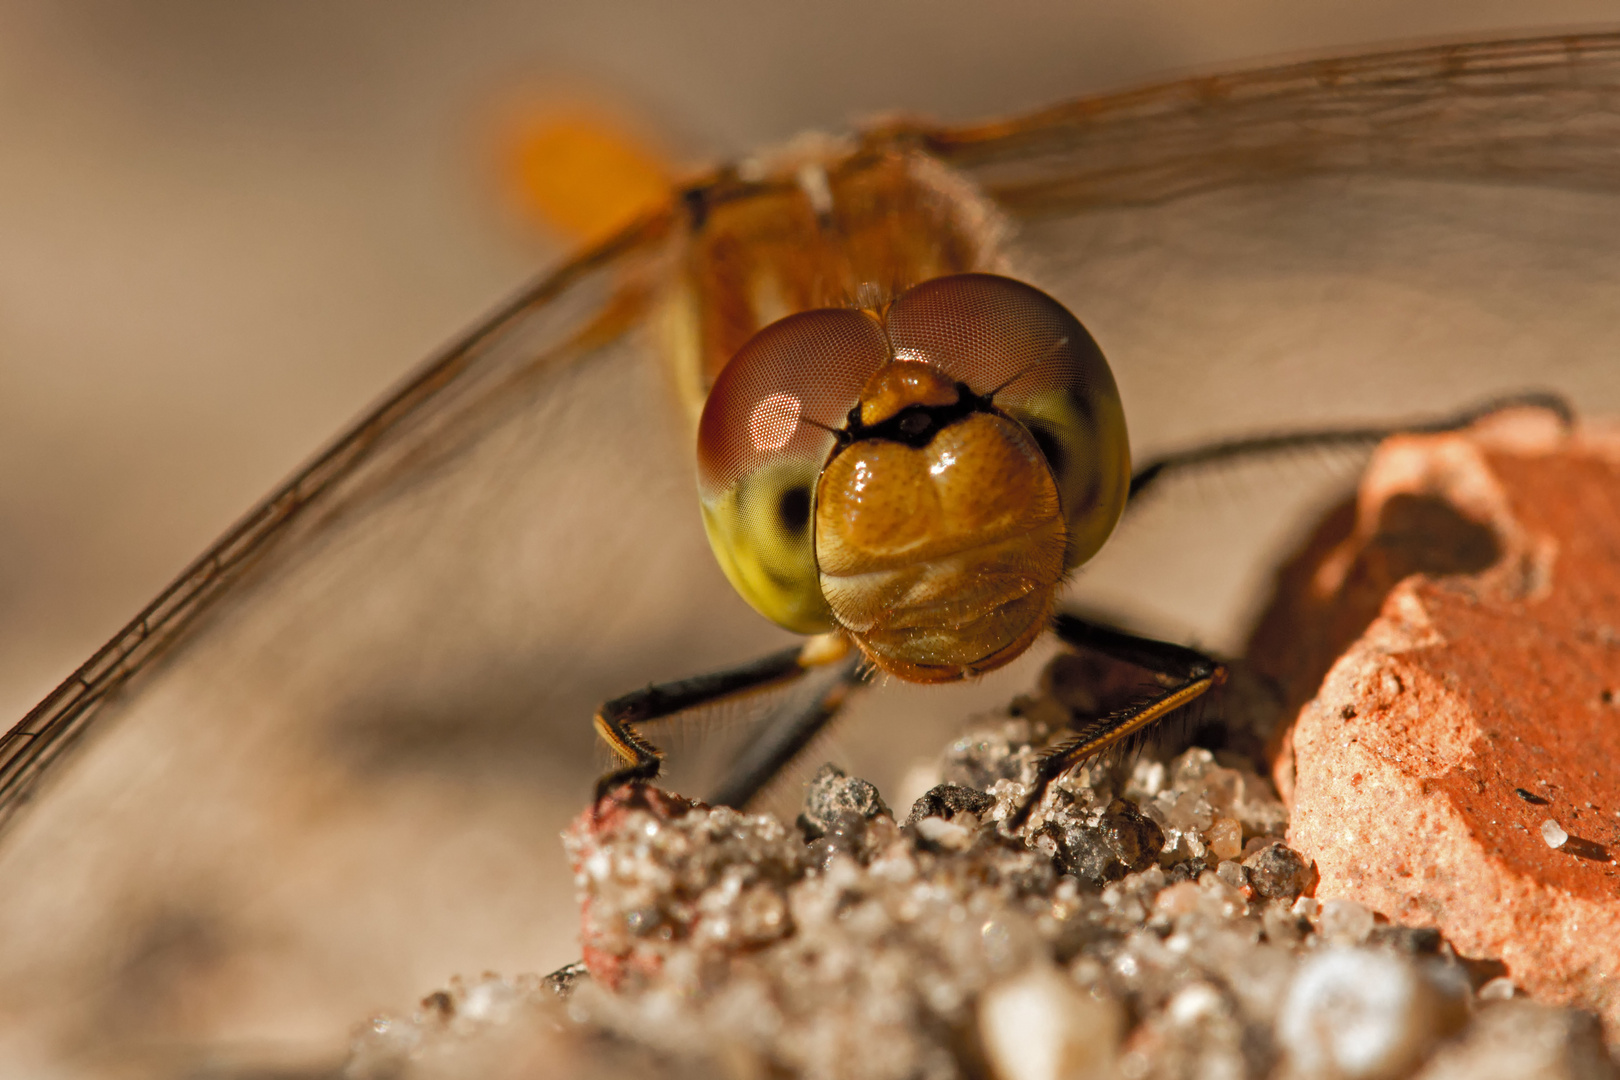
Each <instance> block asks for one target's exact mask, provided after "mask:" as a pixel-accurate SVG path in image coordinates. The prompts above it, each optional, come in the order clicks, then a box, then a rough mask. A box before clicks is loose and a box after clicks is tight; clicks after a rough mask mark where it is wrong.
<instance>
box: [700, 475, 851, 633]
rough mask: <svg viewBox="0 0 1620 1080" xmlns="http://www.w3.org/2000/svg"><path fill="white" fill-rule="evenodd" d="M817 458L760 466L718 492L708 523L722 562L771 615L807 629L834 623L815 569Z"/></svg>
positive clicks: (707, 511) (708, 503) (706, 509)
mask: <svg viewBox="0 0 1620 1080" xmlns="http://www.w3.org/2000/svg"><path fill="white" fill-rule="evenodd" d="M816 473H817V468H816V465H815V464H814V463H812V462H809V461H803V460H788V461H781V462H776V463H774V464H770V465H762V466H760V467H759V468H756V469H755V470H754V471H753V472H751V473H749V474H748V475H747V476H745V477H743V478H742V479H741V480H739V481H738V482H737V483H736V484H734V485H732V486H731V487H730V488H727V489H726V490H725V491H723V492H722V493H721V494H720V495H719V496H718V497H716V498H714V499H712V500H711V499H704V500H703V503H702V505H703V527H704V528H705V529H706V530H707V531H708V534H709V545H710V546H711V547H713V548H714V555H715V558H716V559H717V560H718V561H719V563H720V569H721V570H723V571H725V574H726V578H727V579H728V580H729V581H730V582H731V584H732V587H733V588H735V589H736V590H737V592H738V593H739V594H741V596H742V598H743V599H744V600H747V601H748V602H749V604H751V605H753V607H754V609H755V610H756V611H758V612H759V613H760V614H761V615H764V616H765V617H766V618H767V619H770V620H771V621H772V622H774V623H776V624H778V625H779V626H784V627H786V628H787V629H789V630H794V631H797V632H799V633H801V634H818V633H821V632H823V631H826V630H831V629H833V628H834V626H835V623H834V622H833V618H832V612H831V611H830V610H829V609H828V607H827V601H826V600H825V599H824V598H823V597H822V595H821V582H820V580H819V577H818V575H817V573H816V553H815V538H814V510H815V507H814V498H815V494H814V493H815V485H816Z"/></svg>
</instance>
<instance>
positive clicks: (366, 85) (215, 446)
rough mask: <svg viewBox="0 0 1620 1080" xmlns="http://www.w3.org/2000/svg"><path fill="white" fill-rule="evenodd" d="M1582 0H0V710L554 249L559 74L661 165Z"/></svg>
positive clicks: (1583, 9)
mask: <svg viewBox="0 0 1620 1080" xmlns="http://www.w3.org/2000/svg"><path fill="white" fill-rule="evenodd" d="M1613 14H1614V8H1613V5H1612V4H1609V3H1605V2H1602V0H1590V2H1588V0H1542V2H1537V3H1533V4H1532V3H1524V2H1505V0H1497V2H1481V0H1461V2H1453V0H1399V2H1358V3H1344V4H1311V5H1298V4H1292V3H1288V2H1286V0H1230V2H1222V3H1214V4H1211V3H1206V2H1201V0H1180V2H1165V0H1160V2H1147V3H1139V4H1127V5H1121V4H1110V3H1100V2H1090V0H1080V2H1071V3H1062V4H1059V3H1033V2H1031V3H1018V4H1015V5H1014V6H1013V8H1012V9H1011V10H1009V9H1008V8H1007V7H1005V6H1003V5H991V4H983V3H977V2H973V0H926V2H923V0H917V2H912V0H900V2H891V3H885V4H882V5H877V6H874V5H871V4H865V3H855V2H843V0H839V2H834V3H826V4H817V5H788V4H783V5H760V4H754V3H748V2H743V0H735V2H732V0H705V2H702V3H695V4H681V5H663V4H637V3H628V2H617V0H607V2H602V0H598V2H593V3H589V4H561V3H546V2H534V0H524V2H516V0H512V2H508V0H488V2H482V3H457V4H448V3H440V4H433V3H418V2H411V0H351V2H345V3H336V4H334V3H326V2H317V0H308V2H304V0H283V2H273V3H272V2H264V3H252V2H234V3H223V4H222V3H217V2H213V0H143V2H129V0H33V2H30V0H4V2H3V3H0V145H3V152H0V717H5V718H15V717H19V716H21V715H22V713H23V712H25V711H26V710H27V709H28V708H29V707H30V706H32V705H33V704H34V703H35V702H36V701H38V700H39V699H40V698H41V697H42V696H44V694H45V693H46V692H47V691H48V690H50V688H51V687H53V686H54V685H55V684H56V683H57V682H59V681H60V680H61V679H62V678H64V677H65V676H66V675H67V674H68V673H69V672H70V671H71V670H72V669H73V668H74V666H76V665H77V664H78V663H79V662H80V661H81V660H83V659H84V658H85V657H86V656H88V655H89V654H90V652H91V651H92V650H93V649H94V648H95V647H96V646H98V645H99V644H100V643H101V642H102V641H103V640H105V639H106V638H107V637H108V636H109V635H110V634H111V633H112V632H113V631H114V630H116V629H117V628H118V627H119V626H120V625H121V624H122V623H123V621H124V620H125V619H127V618H128V617H129V616H130V615H132V614H133V613H134V612H135V611H136V610H137V609H138V608H139V606H140V605H141V604H143V603H144V602H145V601H146V600H147V599H149V598H150V597H151V596H152V595H153V594H154V593H155V592H156V591H157V590H158V589H159V588H161V587H162V585H164V584H165V583H166V582H167V581H168V579H169V578H170V577H171V576H172V575H173V574H174V573H176V572H177V571H178V570H179V568H180V567H181V566H182V565H183V564H184V563H185V562H186V561H187V560H188V559H189V558H191V557H192V556H193V555H195V554H196V553H197V552H199V551H200V550H201V549H202V548H203V547H204V546H205V545H206V544H207V543H208V542H209V541H210V540H211V539H213V537H214V536H216V535H217V534H218V533H220V532H221V531H222V530H223V529H224V528H225V527H226V526H227V525H228V524H229V523H230V522H231V521H232V520H234V518H235V517H236V516H237V515H238V514H240V513H242V512H243V511H244V510H246V509H247V507H248V506H249V505H250V504H251V503H252V502H253V501H254V500H255V499H257V498H258V497H259V496H261V495H262V494H264V493H265V492H266V491H268V490H269V488H270V487H271V486H272V485H273V484H274V483H275V482H276V481H277V480H279V479H280V478H281V477H283V476H284V475H286V474H287V473H288V472H290V471H291V470H292V468H293V467H294V466H295V465H296V464H297V463H298V462H299V461H300V460H302V459H303V458H304V457H306V456H307V455H309V454H310V453H312V452H313V451H314V450H315V448H316V447H317V446H319V445H320V444H321V443H322V442H323V441H324V440H326V439H327V438H328V437H329V436H331V435H332V434H334V433H335V432H336V431H337V430H338V428H339V426H340V425H342V424H343V423H345V422H346V421H347V420H349V419H350V418H351V417H353V416H354V415H355V414H356V413H357V412H359V411H360V409H361V408H362V407H364V406H365V405H366V404H367V403H368V402H369V401H371V400H373V399H374V398H375V397H377V396H378V395H379V394H380V392H381V391H382V390H383V389H384V388H385V387H387V386H388V385H389V384H390V383H391V382H393V381H394V380H395V379H397V378H398V377H399V376H400V375H401V374H402V373H404V372H405V371H406V370H407V369H408V368H409V367H410V366H411V365H412V364H414V363H416V362H417V361H418V360H419V359H420V358H421V357H423V356H425V355H427V354H428V353H429V352H430V351H432V350H433V349H434V348H435V347H437V346H438V345H440V344H441V343H443V342H444V341H445V340H447V339H448V338H449V337H451V336H452V335H454V334H455V333H456V332H458V331H459V330H460V329H461V328H462V327H464V326H466V325H468V324H469V323H471V322H472V321H473V320H475V319H476V318H477V317H478V316H479V314H480V313H482V312H483V311H484V310H485V309H487V308H488V307H489V306H491V304H492V303H494V302H495V301H496V300H497V299H499V298H501V297H502V296H504V295H506V294H507V293H509V292H510V291H511V290H513V289H514V288H515V287H516V286H517V285H518V284H520V283H521V282H522V281H524V280H526V279H527V278H529V277H530V276H532V275H533V274H535V273H536V272H537V271H539V270H540V269H543V268H544V267H546V266H547V265H549V264H551V263H552V262H553V261H554V260H555V259H557V258H558V257H559V256H560V255H561V254H562V249H561V247H560V246H559V242H558V241H557V240H556V239H555V238H551V237H548V236H547V235H546V234H545V233H544V232H542V231H540V230H537V229H535V228H533V227H531V226H530V225H529V224H528V222H527V221H525V220H524V219H522V218H521V217H519V216H518V215H516V214H513V213H510V212H509V211H508V208H507V206H506V204H505V203H504V202H503V199H502V192H503V188H502V182H503V181H502V177H501V174H500V171H499V168H498V164H499V148H500V143H499V137H500V118H501V117H502V115H503V110H506V109H508V108H509V107H510V105H511V103H512V102H513V101H521V100H523V99H524V98H525V97H527V96H529V95H538V96H541V97H545V96H547V95H553V94H578V95H585V96H590V97H594V98H596V99H597V100H600V101H601V102H603V103H604V104H605V105H607V106H609V107H613V108H617V109H620V110H622V111H623V112H624V113H625V114H627V115H629V116H631V117H634V118H637V119H639V120H640V121H641V122H642V123H644V124H645V125H646V126H647V127H648V128H649V129H650V130H651V131H652V132H653V133H654V134H655V136H656V137H657V138H659V139H661V140H662V141H663V143H664V145H665V146H666V147H667V148H668V152H669V153H670V154H671V155H672V156H673V157H674V158H675V159H677V160H681V161H689V162H693V163H703V162H709V161H715V160H721V159H725V158H727V157H730V156H735V155H739V154H742V153H745V152H747V151H748V150H750V149H751V148H755V147H757V146H759V145H761V144H769V143H772V142H777V141H781V140H784V139H786V138H789V137H791V136H792V135H794V134H796V133H798V132H800V131H801V130H804V129H807V128H817V129H823V130H835V131H836V130H842V129H844V128H846V127H847V125H848V124H849V123H850V121H851V120H852V119H858V118H861V117H863V116H869V115H871V114H874V113H879V112H885V111H892V110H908V111H914V112H919V113H922V114H926V115H932V116H935V117H938V118H940V119H948V120H967V119H974V118H981V117H988V116H994V115H997V114H1000V113H1005V112H1009V111H1015V110H1019V109H1024V108H1028V107H1032V106H1035V105H1039V104H1043V103H1048V102H1051V101H1054V100H1058V99H1062V98H1067V97H1074V96H1076V95H1080V94H1084V93H1088V92H1095V91H1099V90H1103V89H1107V88H1114V87H1119V86H1122V85H1124V84H1128V83H1131V82H1133V81H1138V80H1143V79H1147V78H1150V77H1154V78H1156V77H1159V76H1164V75H1173V74H1177V73H1180V72H1183V71H1186V70H1189V69H1202V68H1210V67H1219V66H1221V65H1223V64H1230V63H1233V62H1236V61H1251V60H1256V59H1262V58H1271V57H1275V56H1281V55H1290V54H1297V53H1300V52H1308V51H1313V50H1322V49H1329V48H1332V47H1335V46H1349V45H1361V44H1368V43H1383V42H1391V41H1401V40H1410V39H1428V38H1438V37H1452V36H1475V35H1487V34H1497V33H1503V32H1517V31H1523V30H1541V29H1548V28H1556V27H1562V26H1574V25H1586V24H1590V23H1593V22H1595V21H1597V20H1601V19H1603V18H1605V17H1612V16H1613Z"/></svg>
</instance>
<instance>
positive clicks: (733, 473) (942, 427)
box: [698, 274, 1130, 682]
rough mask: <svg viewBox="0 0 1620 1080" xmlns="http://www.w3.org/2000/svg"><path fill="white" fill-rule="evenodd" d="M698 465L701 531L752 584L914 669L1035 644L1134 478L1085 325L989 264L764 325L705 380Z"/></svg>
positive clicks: (949, 669) (953, 668)
mask: <svg viewBox="0 0 1620 1080" xmlns="http://www.w3.org/2000/svg"><path fill="white" fill-rule="evenodd" d="M698 461H699V492H700V496H701V500H702V505H703V518H704V524H705V526H706V527H707V529H708V534H709V541H710V544H711V546H712V547H713V548H714V552H715V555H716V557H717V558H718V559H719V561H720V565H721V567H722V568H723V569H724V570H725V572H726V576H727V577H728V578H729V579H730V580H731V583H732V584H733V585H734V586H735V587H736V588H737V590H738V592H739V593H741V594H742V596H743V597H744V599H746V600H747V601H748V602H749V603H750V604H752V605H753V606H754V607H755V608H756V609H757V610H759V611H760V612H761V613H762V614H764V615H765V616H767V617H768V618H771V619H773V620H774V621H776V622H777V623H779V624H780V625H782V626H785V627H787V628H789V629H792V630H797V631H799V632H801V633H817V632H823V631H829V630H838V631H842V632H844V633H846V634H847V635H848V636H849V637H850V638H851V639H852V640H854V642H855V643H856V644H857V645H858V646H859V647H860V648H861V650H862V652H863V653H865V655H866V656H867V657H868V658H869V659H870V660H871V661H872V662H873V663H874V664H876V665H877V666H878V667H880V668H882V669H883V670H885V671H887V672H889V673H891V674H893V675H896V676H899V677H900V678H903V679H907V680H910V681H913V682H947V681H951V680H954V679H961V678H966V677H968V676H972V675H976V674H980V673H983V672H986V671H990V670H993V669H994V668H997V667H1000V666H1001V665H1002V664H1005V663H1007V662H1009V661H1011V660H1012V659H1014V658H1015V657H1017V656H1018V655H1019V654H1021V653H1022V652H1023V651H1024V650H1025V649H1026V648H1028V647H1029V645H1030V644H1031V643H1032V642H1033V641H1034V640H1035V638H1036V637H1038V636H1039V635H1040V633H1041V631H1042V630H1044V629H1045V627H1046V623H1047V620H1048V618H1049V617H1050V615H1051V611H1052V605H1053V600H1054V597H1055V595H1056V593H1057V589H1058V587H1059V585H1060V584H1061V583H1062V580H1063V577H1064V575H1065V573H1066V572H1067V571H1069V570H1072V569H1073V568H1074V567H1076V566H1078V565H1079V564H1080V563H1082V562H1084V561H1085V560H1086V559H1088V558H1090V557H1091V556H1092V555H1093V554H1094V553H1095V552H1096V551H1097V549H1098V548H1099V547H1101V546H1102V543H1103V541H1104V540H1106V539H1107V536H1108V534H1109V533H1110V532H1111V531H1112V529H1113V527H1114V524H1115V522H1117V521H1118V519H1119V515H1120V512H1121V511H1122V510H1123V508H1124V505H1125V497H1126V493H1127V489H1128V486H1129V481H1130V453H1129V448H1128V441H1127V438H1126V433H1125V419H1124V411H1123V409H1122V408H1121V406H1120V402H1119V393H1118V391H1117V389H1116V388H1115V386H1114V379H1113V375H1112V374H1111V373H1110V372H1109V370H1108V365H1107V363H1106V362H1105V361H1104V360H1103V357H1102V354H1101V352H1100V351H1099V350H1098V349H1097V346H1096V344H1095V343H1094V342H1093V341H1092V340H1091V336H1090V335H1089V334H1087V333H1086V331H1085V329H1084V327H1082V326H1081V325H1080V323H1079V321H1078V320H1077V319H1075V318H1074V316H1073V315H1071V314H1070V313H1069V312H1068V311H1067V310H1066V309H1064V308H1063V306H1062V305H1061V304H1059V303H1057V301H1055V300H1053V299H1052V298H1051V297H1049V296H1047V295H1046V294H1044V293H1042V292H1040V291H1039V290H1037V289H1034V288H1032V287H1030V286H1028V285H1024V284H1022V283H1020V282H1017V281H1013V280H1012V279H1009V278H1003V277H997V276H994V275H989V274H956V275H951V276H948V277H942V278H935V279H934V280H932V281H927V282H924V283H923V284H921V285H918V286H916V287H915V288H912V289H909V290H907V291H906V292H904V293H902V294H901V295H900V296H898V297H897V298H895V300H894V301H893V302H891V303H889V304H887V305H886V306H884V307H882V308H881V309H856V308H822V309H819V310H814V311H806V312H801V313H799V314H796V315H792V316H789V317H788V318H786V319H782V320H779V321H777V322H775V323H772V324H771V325H770V326H767V327H766V328H765V329H763V330H761V331H760V332H759V333H758V334H757V335H755V336H754V337H753V338H752V339H751V340H750V341H749V342H748V343H747V344H746V345H744V346H743V347H742V349H740V350H739V351H738V353H737V355H736V356H735V357H734V358H733V359H732V361H731V363H730V364H728V365H727V366H726V368H725V370H724V371H723V372H721V374H720V377H719V378H718V379H717V380H716V381H715V384H714V388H713V389H712V390H711V392H710V394H709V398H708V402H707V404H706V406H705V408H704V411H703V416H702V420H701V422H700V424H699V428H698Z"/></svg>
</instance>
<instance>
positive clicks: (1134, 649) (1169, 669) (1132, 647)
mask: <svg viewBox="0 0 1620 1080" xmlns="http://www.w3.org/2000/svg"><path fill="white" fill-rule="evenodd" d="M1052 628H1053V630H1054V631H1056V633H1057V636H1058V637H1059V639H1061V640H1062V641H1063V642H1064V644H1066V645H1070V646H1073V647H1075V648H1080V649H1091V650H1094V651H1096V652H1100V653H1102V654H1103V655H1104V656H1108V657H1112V658H1113V659H1115V660H1122V661H1124V662H1126V663H1129V664H1135V665H1136V666H1137V667H1141V668H1146V669H1147V670H1149V671H1152V672H1154V673H1156V674H1158V675H1161V676H1163V677H1164V678H1165V679H1166V680H1167V681H1168V682H1169V683H1170V684H1171V685H1169V686H1166V687H1164V688H1162V689H1161V690H1160V691H1158V692H1157V693H1154V694H1152V695H1151V696H1149V697H1148V698H1146V699H1145V700H1143V701H1139V702H1137V703H1135V704H1133V705H1130V706H1128V707H1126V708H1124V709H1121V710H1119V711H1118V712H1115V713H1113V714H1112V715H1109V716H1105V717H1102V718H1101V719H1098V720H1094V721H1092V722H1091V723H1089V724H1087V725H1086V726H1085V727H1083V728H1081V729H1080V730H1078V731H1076V732H1075V733H1074V734H1073V735H1071V736H1069V737H1068V738H1066V739H1065V740H1063V741H1062V742H1060V743H1058V744H1057V745H1056V746H1054V747H1052V748H1051V749H1050V750H1048V751H1047V752H1046V753H1045V754H1044V755H1042V757H1041V760H1040V764H1039V767H1038V769H1037V771H1036V773H1035V783H1034V785H1033V786H1032V787H1031V788H1030V791H1029V794H1028V795H1027V796H1026V797H1025V800H1024V804H1023V806H1021V807H1019V809H1018V811H1017V813H1015V814H1014V815H1013V817H1012V820H1011V824H1012V825H1013V826H1014V827H1015V828H1016V827H1018V826H1021V825H1022V824H1023V823H1024V822H1025V821H1026V820H1028V818H1029V815H1030V811H1032V810H1034V809H1035V807H1036V806H1037V805H1038V804H1039V803H1040V801H1041V799H1042V798H1044V797H1045V795H1046V789H1047V787H1048V786H1050V785H1051V783H1052V781H1054V780H1056V779H1057V778H1058V777H1060V776H1062V775H1063V774H1064V773H1066V772H1068V771H1069V770H1070V769H1072V768H1074V767H1075V766H1077V765H1080V764H1082V763H1083V762H1086V761H1089V760H1090V759H1092V758H1094V757H1096V756H1098V755H1099V754H1103V753H1106V752H1108V751H1109V750H1110V749H1113V748H1115V747H1118V746H1120V745H1121V744H1124V743H1126V742H1127V740H1129V739H1131V738H1132V737H1133V736H1135V735H1138V734H1140V733H1141V732H1144V731H1146V730H1147V729H1148V728H1150V727H1152V726H1153V725H1154V724H1156V723H1158V722H1159V721H1160V720H1162V719H1163V718H1164V717H1166V716H1167V715H1169V714H1170V713H1172V712H1174V711H1175V710H1176V709H1179V708H1181V707H1182V706H1183V705H1186V704H1188V703H1189V702H1191V701H1193V700H1194V699H1196V698H1198V697H1201V696H1202V695H1203V694H1204V693H1205V692H1206V691H1208V690H1210V689H1212V688H1214V687H1216V686H1219V685H1220V684H1221V683H1223V682H1225V681H1226V668H1225V666H1224V665H1222V664H1221V663H1220V662H1219V661H1218V660H1215V659H1214V658H1213V657H1210V656H1206V655H1205V654H1203V653H1201V652H1199V651H1198V650H1197V649H1189V648H1187V647H1186V646H1184V645H1173V644H1171V643H1169V642H1167V641H1155V640H1153V639H1152V638H1145V637H1138V636H1137V635H1135V634H1128V633H1126V632H1125V631H1123V630H1116V629H1114V628H1113V627H1109V626H1104V625H1103V624H1101V623H1097V622H1092V621H1090V620H1088V619H1083V618H1080V617H1079V616H1077V615H1068V614H1064V615H1059V616H1057V618H1056V619H1054V620H1053V623H1052Z"/></svg>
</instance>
